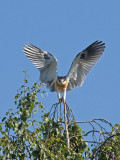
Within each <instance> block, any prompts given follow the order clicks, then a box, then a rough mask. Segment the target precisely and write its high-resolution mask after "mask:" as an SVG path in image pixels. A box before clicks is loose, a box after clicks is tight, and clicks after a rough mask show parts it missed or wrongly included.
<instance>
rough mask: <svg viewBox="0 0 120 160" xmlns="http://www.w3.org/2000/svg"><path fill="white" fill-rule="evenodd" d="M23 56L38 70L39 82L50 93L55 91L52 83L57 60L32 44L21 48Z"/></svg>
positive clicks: (54, 78)
mask: <svg viewBox="0 0 120 160" xmlns="http://www.w3.org/2000/svg"><path fill="white" fill-rule="evenodd" d="M23 51H24V53H25V55H26V56H27V57H28V58H29V60H30V61H31V62H32V63H33V64H34V65H35V66H36V67H37V68H38V69H39V71H40V81H41V82H42V83H44V84H45V85H46V86H47V87H48V88H50V90H51V91H55V87H54V83H55V80H56V79H57V59H56V58H55V57H54V56H53V55H52V54H50V53H49V52H46V51H43V50H42V49H39V48H38V47H35V46H34V45H32V44H26V45H25V47H23Z"/></svg>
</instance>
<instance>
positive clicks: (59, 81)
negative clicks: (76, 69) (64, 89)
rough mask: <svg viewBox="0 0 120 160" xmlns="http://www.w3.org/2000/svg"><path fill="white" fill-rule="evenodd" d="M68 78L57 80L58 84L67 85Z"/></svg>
mask: <svg viewBox="0 0 120 160" xmlns="http://www.w3.org/2000/svg"><path fill="white" fill-rule="evenodd" d="M66 81H67V80H66V77H58V78H57V83H59V84H65V83H66Z"/></svg>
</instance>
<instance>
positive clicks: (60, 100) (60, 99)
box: [57, 92, 62, 103]
mask: <svg viewBox="0 0 120 160" xmlns="http://www.w3.org/2000/svg"><path fill="white" fill-rule="evenodd" d="M57 95H58V99H59V103H61V102H62V98H61V96H60V93H59V92H57Z"/></svg>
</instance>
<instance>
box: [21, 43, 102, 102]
mask: <svg viewBox="0 0 120 160" xmlns="http://www.w3.org/2000/svg"><path fill="white" fill-rule="evenodd" d="M104 49H105V43H103V42H102V41H95V42H94V43H92V44H91V45H90V46H88V47H87V48H86V49H84V50H83V51H82V52H80V53H79V54H78V55H77V56H76V57H75V58H74V60H73V62H72V65H71V67H70V70H69V72H68V74H67V75H66V76H58V74H57V59H56V58H55V57H54V56H53V55H52V54H50V53H49V52H46V51H43V50H42V49H39V48H37V47H35V46H34V45H31V44H26V46H25V47H24V48H23V51H24V53H25V55H26V56H27V57H28V58H29V59H30V60H31V62H32V63H33V64H34V65H35V66H36V67H37V68H38V69H39V71H40V81H41V82H42V83H43V84H45V85H46V86H47V87H48V88H49V89H50V91H51V92H55V91H56V92H57V94H58V98H59V102H61V101H63V102H65V98H66V91H71V89H73V88H74V87H78V86H81V85H82V84H83V82H84V80H85V77H86V75H87V74H88V72H89V71H90V70H91V69H92V67H93V66H94V65H95V63H96V62H97V61H98V60H99V59H100V57H101V56H102V54H103V52H104ZM60 93H63V98H61V97H60Z"/></svg>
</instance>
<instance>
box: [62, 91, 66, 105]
mask: <svg viewBox="0 0 120 160" xmlns="http://www.w3.org/2000/svg"><path fill="white" fill-rule="evenodd" d="M65 99H66V89H65V90H64V92H63V98H62V102H63V103H65Z"/></svg>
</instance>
